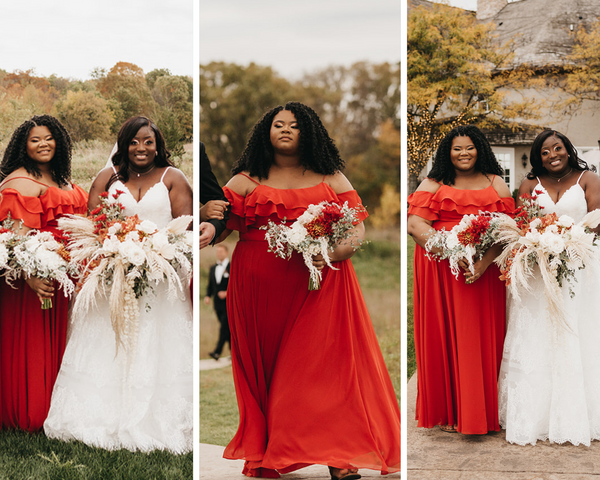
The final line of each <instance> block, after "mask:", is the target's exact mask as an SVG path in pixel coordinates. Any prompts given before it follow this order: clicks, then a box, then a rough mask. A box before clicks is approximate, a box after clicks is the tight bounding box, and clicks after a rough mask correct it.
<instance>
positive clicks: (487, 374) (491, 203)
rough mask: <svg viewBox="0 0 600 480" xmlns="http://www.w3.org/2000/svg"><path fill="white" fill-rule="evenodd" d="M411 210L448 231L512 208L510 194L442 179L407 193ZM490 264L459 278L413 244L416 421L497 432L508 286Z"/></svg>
mask: <svg viewBox="0 0 600 480" xmlns="http://www.w3.org/2000/svg"><path fill="white" fill-rule="evenodd" d="M408 203H409V208H408V214H409V215H417V216H419V217H422V218H425V219H426V220H431V221H433V228H435V229H436V230H441V229H442V227H445V229H446V230H450V229H452V227H453V226H455V225H457V224H458V223H459V222H460V220H461V219H462V217H463V216H464V215H468V214H477V213H479V211H480V210H481V211H486V212H504V213H512V212H513V210H514V208H515V203H514V200H513V199H512V198H500V197H499V195H498V193H497V192H496V190H495V189H494V188H493V187H492V185H490V186H489V187H487V188H484V189H482V190H460V189H456V188H453V187H451V186H449V185H442V186H441V187H440V188H439V189H438V190H437V192H435V193H434V194H432V193H430V192H415V193H413V194H412V195H410V196H409V197H408ZM499 276H500V271H499V270H498V267H497V266H496V265H495V264H492V265H490V266H489V267H488V269H487V270H486V271H485V273H484V274H483V275H482V276H481V277H480V278H479V279H478V280H477V281H476V282H474V283H472V284H467V283H466V282H465V280H464V277H463V276H462V275H459V278H458V279H456V278H455V277H454V276H453V275H452V273H451V271H450V266H449V264H448V261H447V260H444V261H441V262H437V261H435V260H429V259H428V258H427V257H426V256H425V250H424V249H423V248H421V247H420V246H418V245H417V246H416V247H415V256H414V293H413V299H414V329H415V330H414V331H415V351H416V358H417V407H416V418H417V420H418V426H419V427H426V428H431V427H434V426H435V425H457V426H458V428H457V430H458V431H459V432H461V433H466V434H484V433H487V432H488V431H499V430H500V425H499V423H498V389H497V380H498V373H499V371H500V362H501V360H502V347H503V344H504V334H505V324H506V291H505V287H504V283H503V282H502V281H500V279H499Z"/></svg>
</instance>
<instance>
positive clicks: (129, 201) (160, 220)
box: [108, 175, 173, 228]
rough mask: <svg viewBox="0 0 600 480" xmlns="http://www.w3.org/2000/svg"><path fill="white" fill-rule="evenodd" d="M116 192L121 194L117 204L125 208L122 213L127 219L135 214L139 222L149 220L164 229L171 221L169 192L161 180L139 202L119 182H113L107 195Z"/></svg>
mask: <svg viewBox="0 0 600 480" xmlns="http://www.w3.org/2000/svg"><path fill="white" fill-rule="evenodd" d="M163 178H164V175H163ZM117 190H121V191H122V192H123V194H121V196H119V202H120V203H121V205H123V206H124V207H125V211H124V213H125V215H127V216H128V217H129V216H131V215H136V214H137V216H138V217H139V218H140V219H141V220H150V221H152V222H154V223H155V224H156V225H157V226H158V228H163V227H165V226H166V225H167V224H168V223H169V222H170V221H171V220H173V215H172V213H171V199H170V197H169V190H168V188H167V186H166V185H165V184H164V182H163V181H162V178H161V180H160V181H159V182H157V183H155V184H154V185H152V186H151V187H150V188H149V189H148V191H147V192H146V194H145V195H144V196H143V197H142V198H141V199H140V201H139V202H138V201H137V200H136V199H135V198H134V196H133V195H132V194H131V192H130V191H129V189H128V188H127V187H126V186H125V184H124V183H123V182H121V180H117V181H116V182H114V183H113V184H112V185H111V186H110V188H109V189H108V193H110V194H113V193H115V192H116V191H117Z"/></svg>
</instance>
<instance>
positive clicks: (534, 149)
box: [527, 130, 590, 180]
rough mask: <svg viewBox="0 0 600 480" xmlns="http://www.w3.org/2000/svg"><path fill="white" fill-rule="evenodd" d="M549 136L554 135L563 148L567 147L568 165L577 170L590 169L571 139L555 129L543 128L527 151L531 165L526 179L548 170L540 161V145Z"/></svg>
mask: <svg viewBox="0 0 600 480" xmlns="http://www.w3.org/2000/svg"><path fill="white" fill-rule="evenodd" d="M550 137H556V138H558V139H560V140H561V141H562V142H563V144H564V145H565V148H566V149H567V153H568V154H569V166H571V167H572V168H573V170H579V171H580V172H582V171H584V170H589V169H590V167H589V165H588V164H587V163H586V162H585V160H582V159H581V158H579V156H578V155H577V150H576V149H575V147H574V146H573V144H572V143H571V140H569V139H568V138H567V137H566V136H565V135H563V134H562V133H560V132H557V131H556V130H544V131H543V132H542V133H540V134H539V135H538V136H537V137H535V140H534V141H533V145H532V146H531V152H529V164H530V165H531V170H530V171H529V173H528V174H527V178H528V179H530V180H533V179H535V178H536V177H539V176H540V175H544V174H546V173H548V170H546V168H545V167H544V166H543V163H542V145H543V144H544V142H545V141H546V139H548V138H550Z"/></svg>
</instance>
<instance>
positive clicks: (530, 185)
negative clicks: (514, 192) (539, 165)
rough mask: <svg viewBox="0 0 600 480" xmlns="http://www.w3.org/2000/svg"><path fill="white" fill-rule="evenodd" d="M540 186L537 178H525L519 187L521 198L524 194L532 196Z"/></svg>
mask: <svg viewBox="0 0 600 480" xmlns="http://www.w3.org/2000/svg"><path fill="white" fill-rule="evenodd" d="M537 184H538V181H537V178H525V179H524V180H523V181H522V182H521V185H520V186H519V196H521V195H523V194H524V193H529V194H531V193H532V192H533V190H534V189H535V187H536V185H537Z"/></svg>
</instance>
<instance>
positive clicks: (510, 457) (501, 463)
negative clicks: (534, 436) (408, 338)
mask: <svg viewBox="0 0 600 480" xmlns="http://www.w3.org/2000/svg"><path fill="white" fill-rule="evenodd" d="M416 399H417V376H416V375H414V376H413V377H412V378H411V379H410V381H409V382H408V395H407V402H408V411H407V422H406V423H407V424H408V425H407V428H408V432H407V436H408V450H407V455H408V465H407V468H408V471H407V473H408V475H407V476H408V479H409V480H421V479H440V480H446V479H447V480H458V479H461V480H463V479H464V480H466V479H469V480H479V479H485V480H501V479H502V480H546V479H547V480H579V479H588V478H600V442H592V445H591V447H584V446H578V447H575V446H573V445H571V444H570V443H567V444H564V445H556V444H551V443H548V442H538V443H537V444H536V445H535V446H531V445H528V446H525V447H522V446H519V445H511V444H510V443H507V442H506V440H505V436H504V432H503V431H501V432H497V433H491V434H488V435H462V434H459V433H445V432H442V431H441V430H440V429H439V428H432V429H427V428H419V429H418V428H417V422H416V421H415V420H414V418H415V402H416Z"/></svg>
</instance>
